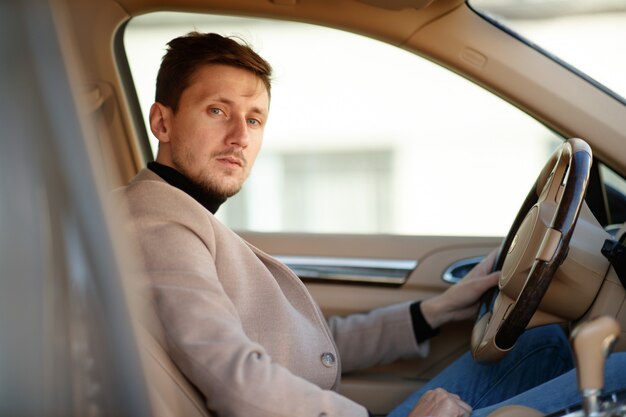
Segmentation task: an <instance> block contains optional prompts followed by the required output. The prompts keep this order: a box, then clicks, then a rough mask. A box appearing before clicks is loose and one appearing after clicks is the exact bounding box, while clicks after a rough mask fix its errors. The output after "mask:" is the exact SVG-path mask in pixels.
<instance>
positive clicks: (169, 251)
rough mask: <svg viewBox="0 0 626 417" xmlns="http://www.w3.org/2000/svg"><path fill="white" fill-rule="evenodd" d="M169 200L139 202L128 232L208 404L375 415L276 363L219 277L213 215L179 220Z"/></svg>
mask: <svg viewBox="0 0 626 417" xmlns="http://www.w3.org/2000/svg"><path fill="white" fill-rule="evenodd" d="M147 200H150V197H147ZM154 203H156V204H154ZM162 203H163V202H150V201H142V202H141V203H140V204H135V205H134V208H133V209H131V217H130V219H131V220H130V221H129V223H128V231H129V233H132V234H133V235H134V236H135V238H136V240H137V244H138V246H139V248H140V252H141V255H142V257H143V259H144V262H143V264H144V265H143V266H142V270H141V271H139V273H141V274H142V275H143V274H145V275H147V278H148V280H149V291H151V292H152V297H153V299H154V304H155V309H156V311H157V314H158V316H159V319H160V321H161V324H162V327H163V331H164V335H165V340H166V344H167V348H168V351H169V354H170V356H171V358H172V360H173V361H174V363H175V364H176V365H177V366H178V367H179V368H180V370H181V371H182V372H183V374H184V375H185V376H186V377H187V378H188V379H189V380H190V381H191V383H193V384H194V385H195V386H196V387H197V388H198V389H199V390H200V392H201V393H202V394H203V396H204V398H205V399H206V404H207V406H208V408H209V410H211V411H213V412H215V413H216V414H218V415H219V416H222V417H229V416H232V417H244V416H245V417H250V416H260V417H264V416H267V417H270V416H271V417H280V416H284V417H293V416H299V417H300V416H302V417H304V416H310V417H320V416H328V417H331V416H337V417H340V416H341V417H352V416H354V417H366V416H368V412H367V410H366V409H365V408H364V407H363V406H361V405H359V404H357V403H355V402H353V401H351V400H349V399H347V398H346V397H343V396H341V395H339V394H337V393H336V392H334V391H330V390H323V389H321V388H320V387H318V386H317V385H315V384H313V383H311V382H309V381H307V380H305V379H303V378H300V377H298V376H296V375H294V374H293V373H291V372H290V371H289V370H288V369H286V368H284V367H282V366H280V365H278V364H276V363H273V361H272V358H271V357H270V356H269V355H268V354H267V352H266V351H265V349H264V348H263V346H261V345H259V344H258V343H255V342H253V341H252V340H250V339H249V338H248V337H247V336H246V334H245V332H244V331H243V327H242V323H241V320H240V318H239V316H238V314H237V310H236V308H235V306H234V305H233V303H232V302H231V300H230V299H229V297H228V296H227V294H226V293H225V291H224V289H223V287H222V285H221V284H220V281H219V279H218V276H217V271H216V268H215V263H214V258H213V255H214V251H215V245H214V243H215V242H214V241H211V240H210V239H209V240H207V239H206V238H203V237H201V236H210V233H204V232H203V233H198V230H197V224H204V225H206V224H208V223H209V222H207V221H206V219H204V221H203V219H202V218H201V216H203V215H207V214H206V213H204V212H203V211H202V210H198V212H197V213H195V214H194V213H189V212H187V213H186V214H185V216H178V217H177V216H173V218H172V217H170V215H171V213H169V210H166V211H168V213H167V216H165V215H164V214H163V212H162V211H161V210H163V204H162ZM166 209H167V207H166ZM194 216H195V218H194ZM168 217H169V218H168ZM137 236H139V237H140V238H139V239H137Z"/></svg>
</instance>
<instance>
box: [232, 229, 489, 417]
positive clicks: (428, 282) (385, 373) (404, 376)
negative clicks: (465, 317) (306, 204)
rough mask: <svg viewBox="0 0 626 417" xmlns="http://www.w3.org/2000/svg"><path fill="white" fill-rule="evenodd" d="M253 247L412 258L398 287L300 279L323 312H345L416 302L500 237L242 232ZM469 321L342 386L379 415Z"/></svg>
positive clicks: (436, 367)
mask: <svg viewBox="0 0 626 417" xmlns="http://www.w3.org/2000/svg"><path fill="white" fill-rule="evenodd" d="M240 235H241V236H242V237H243V238H244V239H246V240H248V241H249V242H250V243H252V244H253V245H255V246H257V247H259V248H260V249H262V250H264V251H266V252H268V253H270V254H271V255H275V256H276V255H279V256H281V255H282V256H298V257H307V256H316V257H329V258H331V259H332V258H333V257H341V258H350V259H351V260H355V259H357V260H358V259H364V260H369V259H385V260H393V259H400V260H405V261H406V260H414V261H416V263H417V266H416V267H415V269H414V270H413V271H412V272H410V274H409V275H408V278H407V279H406V282H405V283H404V284H402V285H390V284H388V283H387V284H384V283H381V284H372V283H371V282H358V281H351V282H327V281H324V280H315V279H314V280H306V279H305V280H304V281H305V284H306V285H307V288H308V289H309V291H310V292H311V294H312V295H313V297H314V298H315V300H316V301H317V302H318V304H319V305H320V307H321V309H322V311H323V313H324V315H325V316H326V317H329V316H332V315H347V314H352V313H359V312H365V311H368V310H371V309H373V308H376V307H382V306H385V305H389V304H394V303H401V302H406V301H411V300H420V299H424V298H427V297H431V296H433V295H435V294H438V293H440V292H442V291H444V290H445V289H446V288H448V287H449V286H450V285H451V284H449V283H447V282H445V281H444V280H443V274H444V272H445V271H446V270H447V269H448V268H449V267H450V266H451V265H453V264H454V263H455V262H458V261H459V260H463V259H468V258H473V257H478V256H484V255H486V254H487V253H489V252H490V251H491V250H492V249H493V248H495V247H497V246H498V245H499V243H500V239H499V238H491V237H478V238H472V237H448V236H443V237H441V236H416V237H412V236H391V235H319V234H316V235H312V234H287V233H267V234H266V233H255V232H245V233H240ZM471 326H472V323H471V322H463V323H452V324H449V325H446V326H444V327H443V328H442V330H441V334H440V335H439V336H437V337H436V338H434V339H433V340H432V341H431V349H430V350H431V351H430V354H429V356H428V357H427V358H424V359H413V360H406V361H399V362H396V363H393V364H389V365H383V366H377V367H373V368H369V369H365V370H361V371H358V372H352V373H350V374H347V375H344V378H343V383H342V387H341V392H342V393H343V394H344V395H346V396H348V397H350V398H352V399H354V400H355V401H358V402H359V403H361V404H363V405H365V406H366V407H368V409H369V410H370V411H372V412H373V413H380V414H384V413H387V412H389V411H390V410H391V408H393V406H394V405H397V404H398V403H399V402H400V401H401V400H402V399H403V398H405V397H406V396H407V395H408V394H410V393H411V392H413V391H414V390H415V389H417V388H419V387H420V386H421V385H422V384H423V383H424V382H425V381H428V380H429V379H430V378H432V377H433V376H434V375H436V374H437V373H438V372H439V371H441V370H442V369H443V368H445V366H446V365H448V364H449V363H450V362H452V361H453V360H454V359H455V358H457V357H458V356H460V355H461V354H462V353H463V352H465V351H466V350H467V347H468V345H469V336H470V333H471Z"/></svg>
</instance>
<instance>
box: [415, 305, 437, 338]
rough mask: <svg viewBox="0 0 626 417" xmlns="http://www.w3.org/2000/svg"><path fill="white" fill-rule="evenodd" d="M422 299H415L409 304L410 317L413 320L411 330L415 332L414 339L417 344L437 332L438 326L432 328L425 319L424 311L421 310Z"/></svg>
mask: <svg viewBox="0 0 626 417" xmlns="http://www.w3.org/2000/svg"><path fill="white" fill-rule="evenodd" d="M422 304H423V301H417V302H415V303H413V304H411V306H410V311H411V319H412V321H413V332H414V334H415V340H416V341H417V343H418V344H420V343H424V342H425V341H427V340H428V339H430V338H431V337H433V336H436V335H438V334H439V329H438V328H433V327H432V326H431V325H430V323H429V322H428V321H427V320H426V317H425V316H424V312H423V311H422Z"/></svg>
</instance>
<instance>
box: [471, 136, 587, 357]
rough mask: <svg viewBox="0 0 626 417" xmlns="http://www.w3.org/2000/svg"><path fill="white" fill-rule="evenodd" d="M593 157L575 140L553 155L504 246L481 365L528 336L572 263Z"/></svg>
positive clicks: (476, 338) (484, 304) (482, 327)
mask: <svg viewBox="0 0 626 417" xmlns="http://www.w3.org/2000/svg"><path fill="white" fill-rule="evenodd" d="M591 162H592V153H591V148H590V147H589V145H588V144H587V143H586V142H585V141H583V140H582V139H569V140H567V141H566V142H564V143H563V144H562V145H561V146H560V147H559V148H558V149H557V150H556V151H555V152H554V153H553V154H552V156H551V157H550V159H549V160H548V162H547V163H546V165H545V167H544V168H543V169H542V171H541V173H540V174H539V177H538V178H537V181H536V182H535V184H534V186H533V187H532V189H531V190H530V192H529V193H528V196H527V197H526V200H525V201H524V203H523V204H522V207H521V208H520V210H519V212H518V214H517V216H516V218H515V220H514V222H513V225H512V226H511V229H510V230H509V233H508V234H507V236H506V238H505V240H504V241H503V242H502V245H501V247H500V250H499V253H498V256H497V258H496V261H495V264H494V270H495V271H497V270H501V271H502V275H501V277H500V281H499V282H498V286H497V288H495V289H493V290H491V291H490V292H488V293H487V294H485V296H483V298H482V300H481V303H480V307H479V312H478V316H477V318H476V322H475V324H474V329H473V332H472V339H471V351H472V355H473V357H474V359H475V360H476V361H478V362H494V361H497V360H499V359H501V358H502V357H504V355H506V353H507V352H508V351H510V350H511V349H512V348H513V346H514V345H515V342H516V341H517V339H518V337H519V336H520V335H521V334H522V333H523V332H524V330H525V329H526V327H527V326H528V324H529V322H530V320H531V318H533V315H534V314H535V312H536V311H537V309H538V307H539V305H540V303H541V300H542V298H543V296H544V294H545V293H546V291H547V290H548V287H549V285H550V282H551V281H552V277H553V275H554V274H555V272H556V271H557V269H558V268H559V266H560V265H561V264H562V263H563V261H564V260H565V259H566V257H567V254H568V247H569V243H570V240H571V237H572V234H573V232H574V226H575V225H576V221H577V219H578V215H579V213H580V210H581V207H582V205H583V202H584V197H585V192H586V189H587V183H588V180H589V173H590V169H591Z"/></svg>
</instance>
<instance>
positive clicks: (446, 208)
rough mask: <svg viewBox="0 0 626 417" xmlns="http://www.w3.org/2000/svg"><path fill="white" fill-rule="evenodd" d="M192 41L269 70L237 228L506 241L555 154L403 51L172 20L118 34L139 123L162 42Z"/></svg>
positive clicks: (227, 211) (545, 135) (257, 27)
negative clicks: (223, 47)
mask: <svg viewBox="0 0 626 417" xmlns="http://www.w3.org/2000/svg"><path fill="white" fill-rule="evenodd" d="M192 30H201V31H214V32H218V33H221V34H223V35H236V36H239V37H241V38H243V39H245V40H246V41H247V42H248V43H250V44H251V45H252V46H253V47H254V48H255V49H256V50H257V51H258V52H259V53H260V54H261V55H262V56H263V57H264V58H266V59H267V60H268V61H269V62H270V63H271V64H272V66H273V67H274V77H273V86H272V103H271V112H270V118H269V121H268V124H267V127H266V131H265V139H264V145H263V150H262V151H261V154H260V156H259V158H258V159H257V162H256V166H255V168H254V170H253V173H252V174H251V176H250V178H249V180H248V182H247V183H246V185H245V186H244V188H243V189H242V191H241V192H240V193H239V194H238V195H237V196H235V197H233V198H232V199H231V200H230V201H229V202H227V203H226V204H225V205H224V206H223V207H222V208H220V210H219V212H218V217H220V218H221V219H222V220H223V221H224V222H225V223H227V224H228V225H229V226H231V227H233V228H235V229H239V230H251V231H263V232H307V233H385V234H405V235H407V234H410V235H504V234H505V233H506V231H507V230H508V228H509V226H510V224H511V222H512V220H513V218H514V216H515V214H516V212H517V210H518V208H519V206H520V204H521V203H522V201H523V200H524V197H525V196H526V194H527V192H528V190H529V189H530V187H531V185H532V184H533V182H534V180H535V178H536V176H537V174H538V172H539V171H540V169H541V167H542V166H543V164H544V163H545V161H546V160H547V159H548V157H549V155H550V154H551V153H552V152H553V150H554V149H555V148H556V146H558V145H559V144H560V143H561V139H562V138H560V137H559V136H557V135H555V134H554V133H553V132H552V131H550V130H549V129H547V128H546V127H545V126H543V125H542V124H541V123H539V122H537V121H536V120H534V119H532V118H531V117H529V116H528V115H526V114H525V113H523V112H522V111H520V110H519V109H517V108H516V107H514V106H512V105H510V104H509V103H507V102H505V101H503V100H502V99H500V98H498V97H496V96H495V95H493V94H491V93H490V92H488V91H486V90H484V89H482V88H481V87H478V86H476V85H475V84H473V83H471V82H469V81H468V80H466V79H464V78H462V77H460V76H458V75H457V74H454V73H452V72H450V71H448V70H447V69H445V68H442V67H440V66H438V65H436V64H434V63H432V62H430V61H428V60H426V59H423V58H421V57H419V56H417V55H415V54H412V53H410V52H408V51H405V50H403V49H401V48H397V47H395V46H392V45H389V44H385V43H382V42H379V41H376V40H373V39H370V38H366V37H363V36H359V35H355V34H352V33H347V32H343V31H339V30H335V29H330V28H325V27H318V26H314V25H309V24H303V23H293V22H280V21H272V20H266V19H252V18H235V17H226V16H206V15H195V14H182V13H153V14H148V15H145V16H141V17H139V18H135V19H133V20H132V21H131V22H130V23H129V24H128V26H127V29H126V32H125V38H124V42H125V48H126V53H127V57H128V61H129V64H130V68H131V71H132V75H133V78H134V82H135V85H136V88H137V92H138V97H139V100H140V103H141V106H142V111H143V113H144V115H147V113H148V109H149V106H150V104H151V103H152V101H153V97H154V80H155V78H156V71H157V69H158V66H159V62H160V59H161V57H162V55H163V53H164V47H165V44H166V42H167V41H169V40H170V39H172V38H173V37H175V36H179V35H182V34H184V33H187V32H189V31H192ZM144 119H147V118H146V117H144ZM152 144H153V150H154V151H156V140H155V139H153V140H152Z"/></svg>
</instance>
